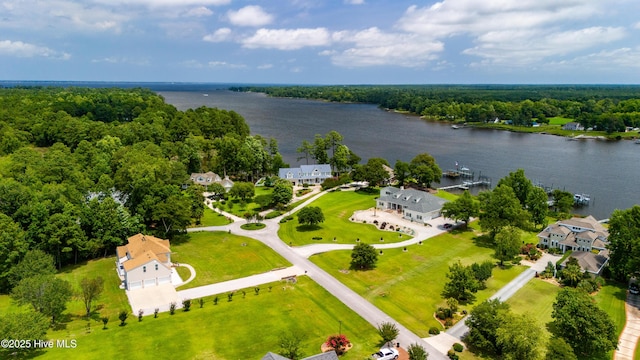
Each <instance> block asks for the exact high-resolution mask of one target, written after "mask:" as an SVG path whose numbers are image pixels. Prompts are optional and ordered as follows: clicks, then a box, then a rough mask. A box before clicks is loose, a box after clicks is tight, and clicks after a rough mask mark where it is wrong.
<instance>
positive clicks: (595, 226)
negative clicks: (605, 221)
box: [558, 215, 608, 234]
mask: <svg viewBox="0 0 640 360" xmlns="http://www.w3.org/2000/svg"><path fill="white" fill-rule="evenodd" d="M558 224H561V225H565V226H576V227H581V228H584V229H589V230H592V231H595V232H602V233H605V234H606V233H608V231H607V229H605V227H604V226H602V224H600V223H599V222H598V220H596V218H594V217H593V216H591V215H589V216H587V217H585V218H578V217H573V218H571V219H568V220H561V221H558Z"/></svg>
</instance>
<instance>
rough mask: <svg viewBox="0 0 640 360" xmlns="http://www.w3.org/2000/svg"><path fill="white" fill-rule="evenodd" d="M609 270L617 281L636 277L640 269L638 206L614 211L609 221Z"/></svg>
mask: <svg viewBox="0 0 640 360" xmlns="http://www.w3.org/2000/svg"><path fill="white" fill-rule="evenodd" d="M608 240H609V245H608V246H607V247H608V249H609V252H610V253H609V256H610V260H609V268H610V269H611V274H612V275H613V276H614V277H615V278H616V279H618V280H621V281H626V280H628V279H629V278H630V277H631V276H634V275H638V272H639V270H638V269H640V206H639V205H635V206H633V207H632V208H629V209H626V210H614V211H613V214H611V219H610V220H609V238H608Z"/></svg>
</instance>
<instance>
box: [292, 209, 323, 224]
mask: <svg viewBox="0 0 640 360" xmlns="http://www.w3.org/2000/svg"><path fill="white" fill-rule="evenodd" d="M298 222H299V223H300V224H303V225H309V226H315V225H317V224H319V223H321V222H324V214H322V209H320V208H319V207H317V206H307V207H305V208H303V209H302V210H300V211H299V212H298Z"/></svg>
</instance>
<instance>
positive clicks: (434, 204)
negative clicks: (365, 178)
mask: <svg viewBox="0 0 640 360" xmlns="http://www.w3.org/2000/svg"><path fill="white" fill-rule="evenodd" d="M378 199H379V200H380V201H386V202H390V203H394V204H398V205H402V207H403V208H405V209H408V210H411V211H416V212H420V213H428V212H431V211H435V210H439V209H441V208H442V206H443V205H444V204H445V203H446V202H448V201H447V200H445V199H442V198H439V197H437V196H433V195H431V194H429V193H428V192H425V191H420V190H414V189H398V188H395V187H392V186H387V187H384V188H382V189H380V197H379V198H378ZM405 206H406V207H405Z"/></svg>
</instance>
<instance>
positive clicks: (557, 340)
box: [545, 337, 578, 360]
mask: <svg viewBox="0 0 640 360" xmlns="http://www.w3.org/2000/svg"><path fill="white" fill-rule="evenodd" d="M545 360H578V357H577V356H576V354H575V353H574V352H573V349H572V348H571V346H570V345H569V344H567V342H566V341H564V339H563V338H561V337H552V338H551V339H550V340H549V343H548V345H547V355H546V357H545Z"/></svg>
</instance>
